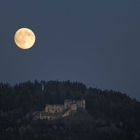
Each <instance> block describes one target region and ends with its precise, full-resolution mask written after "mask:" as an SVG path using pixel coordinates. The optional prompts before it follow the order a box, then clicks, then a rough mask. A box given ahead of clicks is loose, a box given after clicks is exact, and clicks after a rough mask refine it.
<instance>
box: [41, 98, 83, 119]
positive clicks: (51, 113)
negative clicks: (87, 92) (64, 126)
mask: <svg viewBox="0 0 140 140" xmlns="http://www.w3.org/2000/svg"><path fill="white" fill-rule="evenodd" d="M85 107H86V105H85V100H78V101H76V100H65V101H64V104H63V105H49V104H47V105H46V106H45V110H44V111H42V112H40V115H39V118H40V119H47V120H54V119H58V118H63V117H67V116H69V115H70V114H72V113H74V112H76V111H77V110H79V109H82V110H84V109H85Z"/></svg>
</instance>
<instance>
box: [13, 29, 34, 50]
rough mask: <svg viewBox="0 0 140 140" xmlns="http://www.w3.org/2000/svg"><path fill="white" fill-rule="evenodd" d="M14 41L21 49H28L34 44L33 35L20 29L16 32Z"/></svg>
mask: <svg viewBox="0 0 140 140" xmlns="http://www.w3.org/2000/svg"><path fill="white" fill-rule="evenodd" d="M14 40H15V43H16V45H17V46H18V47H19V48H21V49H30V48H32V47H33V45H34V44H35V40H36V37H35V34H34V32H33V31H32V30H30V29H28V28H21V29H19V30H17V31H16V33H15V36H14Z"/></svg>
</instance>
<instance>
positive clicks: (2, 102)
mask: <svg viewBox="0 0 140 140" xmlns="http://www.w3.org/2000/svg"><path fill="white" fill-rule="evenodd" d="M65 99H74V100H78V99H85V100H86V110H85V111H78V112H77V113H75V114H73V115H71V116H69V117H66V118H64V119H59V120H53V121H47V120H35V119H34V115H33V114H34V112H36V111H42V110H43V109H44V106H45V105H46V104H63V102H64V100H65ZM78 139H79V140H93V139H94V140H139V139H140V103H139V102H138V101H136V100H135V99H131V98H130V97H128V96H127V95H126V94H122V93H120V92H115V91H112V90H111V91H108V90H105V91H102V90H99V89H96V88H87V87H86V86H85V85H83V84H82V83H77V82H74V83H72V82H70V81H66V82H58V81H49V82H45V81H42V82H37V81H35V82H33V83H32V82H26V83H22V84H17V85H15V86H10V85H9V84H2V83H1V84H0V140H78Z"/></svg>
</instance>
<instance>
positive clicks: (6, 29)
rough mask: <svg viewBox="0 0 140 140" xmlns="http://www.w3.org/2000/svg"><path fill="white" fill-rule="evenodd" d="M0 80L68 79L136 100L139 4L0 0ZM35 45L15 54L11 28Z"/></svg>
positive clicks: (134, 0)
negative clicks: (30, 34)
mask: <svg viewBox="0 0 140 140" xmlns="http://www.w3.org/2000/svg"><path fill="white" fill-rule="evenodd" d="M0 25H1V26H0V81H1V82H9V83H12V84H13V83H17V82H23V81H27V80H35V79H37V80H72V81H80V82H83V83H85V84H86V85H88V86H93V87H98V88H102V89H114V90H119V91H122V92H126V93H127V94H128V95H130V96H132V97H136V98H137V99H140V1H139V0H42V1H40V0H0ZM21 27H28V28H31V29H32V30H33V31H34V32H35V34H36V36H37V41H36V44H35V46H34V47H33V48H32V49H30V50H20V49H19V48H17V47H16V46H15V44H14V41H13V37H14V33H15V31H16V30H17V29H19V28H21Z"/></svg>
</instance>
